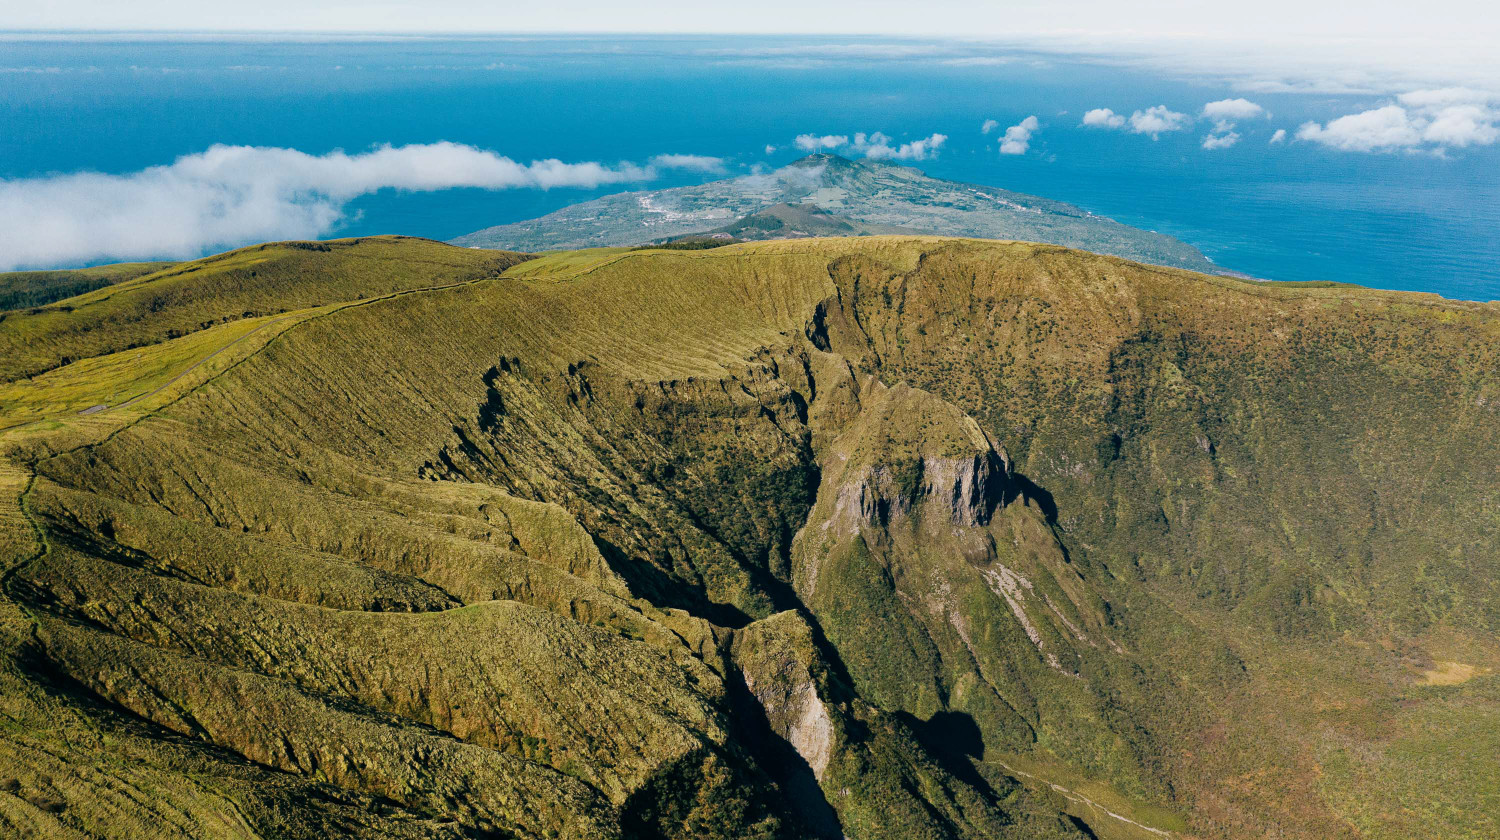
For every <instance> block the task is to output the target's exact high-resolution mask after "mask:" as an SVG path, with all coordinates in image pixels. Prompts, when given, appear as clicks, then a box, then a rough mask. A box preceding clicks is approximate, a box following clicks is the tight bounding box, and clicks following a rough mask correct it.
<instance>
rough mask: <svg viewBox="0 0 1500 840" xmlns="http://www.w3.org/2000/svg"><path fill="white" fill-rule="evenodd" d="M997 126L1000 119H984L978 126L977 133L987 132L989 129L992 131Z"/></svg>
mask: <svg viewBox="0 0 1500 840" xmlns="http://www.w3.org/2000/svg"><path fill="white" fill-rule="evenodd" d="M999 127H1000V121H999V120H985V121H984V123H983V124H981V125H980V126H979V133H980V134H989V133H990V132H991V131H994V130H995V129H997V128H999Z"/></svg>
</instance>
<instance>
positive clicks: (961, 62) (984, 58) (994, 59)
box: [941, 55, 1011, 67]
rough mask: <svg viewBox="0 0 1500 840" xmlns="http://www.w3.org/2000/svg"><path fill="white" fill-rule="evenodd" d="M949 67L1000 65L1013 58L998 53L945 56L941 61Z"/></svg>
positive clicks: (1009, 61) (1007, 62)
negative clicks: (957, 56) (956, 56)
mask: <svg viewBox="0 0 1500 840" xmlns="http://www.w3.org/2000/svg"><path fill="white" fill-rule="evenodd" d="M941 63H942V64H946V65H948V66H949V67H999V66H1000V65H1002V64H1009V63H1011V59H1009V58H1005V57H1003V56H996V55H971V56H966V57H964V58H945V59H943V61H942V62H941Z"/></svg>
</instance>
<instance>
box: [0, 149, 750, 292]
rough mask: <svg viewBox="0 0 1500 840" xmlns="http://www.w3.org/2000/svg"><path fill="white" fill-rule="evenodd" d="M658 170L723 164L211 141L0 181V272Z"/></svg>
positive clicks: (199, 248) (267, 235)
mask: <svg viewBox="0 0 1500 840" xmlns="http://www.w3.org/2000/svg"><path fill="white" fill-rule="evenodd" d="M661 169H687V170H693V171H700V172H709V171H718V169H722V161H720V160H719V159H718V158H709V157H702V156H698V155H659V156H657V157H656V158H653V159H652V162H651V163H650V164H649V165H647V166H638V165H636V164H632V163H620V164H616V165H606V164H603V163H597V162H582V163H565V162H563V161H560V160H556V159H548V160H537V161H532V162H531V163H526V164H523V163H518V162H516V161H514V160H511V159H510V158H508V157H505V156H503V155H498V154H496V153H494V152H491V151H486V150H483V149H477V148H475V147H473V146H465V145H461V144H458V143H447V142H443V143H430V144H421V145H410V146H381V147H378V148H376V149H373V150H371V151H369V152H364V153H361V154H353V155H351V154H346V153H344V152H341V151H339V152H330V153H328V154H324V155H310V154H307V153H305V152H299V151H297V150H296V149H282V148H266V147H253V146H213V147H211V148H209V149H208V150H207V151H204V152H200V153H198V154H192V155H187V156H184V157H181V158H178V159H177V160H176V161H175V162H173V163H171V164H167V165H164V166H153V167H151V168H149V169H143V170H141V171H139V172H133V173H129V174H125V175H105V174H100V173H94V172H82V173H76V174H69V175H55V176H48V177H42V178H23V179H15V180H0V270H12V269H16V268H30V267H39V268H43V267H55V266H67V265H78V264H81V263H84V262H89V261H94V260H102V259H114V260H128V259H144V258H151V257H168V258H179V259H186V258H191V257H196V256H199V255H200V254H203V253H204V252H206V251H210V250H214V249H222V248H231V247H235V246H238V245H243V244H247V243H250V242H260V241H265V240H275V239H307V238H312V237H317V236H321V235H323V234H326V233H328V232H329V231H331V230H332V229H333V228H334V227H335V226H336V225H337V224H338V222H339V221H340V220H342V219H343V217H344V207H345V205H347V204H348V203H349V202H350V201H352V200H353V199H355V198H357V197H359V196H361V195H366V194H368V193H372V192H376V191H377V190H382V189H397V190H410V191H414V192H426V191H433V190H445V189H453V188H458V187H477V188H480V189H489V190H507V189H542V190H548V189H560V188H581V189H590V188H594V187H599V186H603V185H607V184H621V183H632V182H639V181H648V180H651V179H652V178H654V177H656V175H657V172H658V171H659V170H661Z"/></svg>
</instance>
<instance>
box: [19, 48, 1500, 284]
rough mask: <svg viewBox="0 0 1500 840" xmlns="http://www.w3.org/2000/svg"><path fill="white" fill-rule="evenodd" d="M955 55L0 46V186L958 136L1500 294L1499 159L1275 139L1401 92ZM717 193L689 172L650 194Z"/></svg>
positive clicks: (1177, 226)
mask: <svg viewBox="0 0 1500 840" xmlns="http://www.w3.org/2000/svg"><path fill="white" fill-rule="evenodd" d="M953 56H954V53H952V52H951V51H949V50H946V49H945V48H943V47H942V45H941V44H938V45H934V44H933V43H930V42H910V43H905V42H902V43H900V44H897V45H895V47H892V44H891V41H890V39H884V40H881V41H879V42H878V43H877V42H866V41H861V40H859V39H831V38H775V39H772V38H744V37H736V38H727V37H610V38H602V37H589V38H586V37H560V36H559V37H514V38H510V37H501V36H495V37H486V38H472V37H465V38H440V37H352V36H351V37H333V36H329V37H313V36H308V37H297V38H275V37H271V36H265V37H245V36H238V37H230V36H192V37H189V36H151V35H130V36H115V35H105V34H100V35H89V36H43V35H35V34H32V35H11V36H0V178H4V179H29V178H37V177H41V176H45V175H48V174H50V173H69V172H77V171H83V170H91V171H97V172H104V173H127V172H133V171H137V170H141V169H143V168H146V167H150V166H155V165H160V164H167V163H170V162H172V161H173V160H174V159H175V158H177V157H179V156H181V155H186V154H191V153H195V152H201V151H203V150H204V149H206V148H208V147H210V146H212V145H214V144H244V145H254V146H276V147H287V148H294V149H298V150H301V151H303V152H308V153H311V154H321V153H325V152H328V151H330V150H334V149H343V150H346V151H349V152H351V153H352V152H358V151H364V150H367V149H370V148H371V147H373V146H376V145H378V144H394V145H402V144H409V143H430V142H435V141H440V140H448V141H454V142H458V143H465V144H471V145H474V146H477V147H480V148H483V149H490V150H494V151H495V152H498V153H500V154H503V155H506V156H508V157H510V158H513V159H515V160H518V161H530V160H533V159H545V158H558V159H561V160H564V161H604V162H616V161H644V160H648V159H649V158H651V157H652V156H654V155H659V154H664V153H680V154H695V155H710V156H715V157H721V158H724V159H725V160H726V161H727V166H728V171H729V172H730V173H731V174H733V173H736V172H751V171H756V170H758V169H760V168H764V167H774V166H779V165H782V164H785V163H787V162H790V161H791V160H794V159H796V158H797V157H799V156H800V155H801V154H803V152H801V151H799V150H798V149H797V148H795V146H794V145H793V143H792V141H793V138H794V137H796V136H797V135H800V134H804V133H814V134H830V133H831V134H849V135H852V134H853V133H855V132H875V131H880V132H883V133H885V134H886V135H889V136H890V137H892V138H894V139H895V140H897V141H902V140H910V139H915V138H919V137H925V136H929V135H931V134H933V133H940V134H943V135H946V136H947V138H948V139H947V141H946V143H945V144H944V145H943V146H942V148H941V150H940V153H939V154H938V155H937V156H936V157H933V158H932V159H928V160H923V161H920V162H916V163H915V164H914V165H917V166H920V167H921V168H922V169H924V170H925V171H927V172H928V173H929V174H931V175H934V176H937V177H943V178H951V179H956V180H962V181H971V182H977V183H983V184H990V185H995V186H1000V187H1005V188H1007V189H1012V190H1018V191H1021V192H1028V193H1035V194H1038V195H1042V196H1046V197H1049V198H1055V199H1060V200H1063V201H1068V202H1071V203H1073V204H1077V205H1079V206H1082V207H1084V208H1086V209H1088V210H1092V211H1094V212H1097V213H1101V214H1104V215H1108V216H1111V217H1114V218H1116V219H1118V220H1120V221H1122V222H1125V223H1127V224H1131V225H1135V226H1139V227H1144V228H1150V229H1154V230H1158V231H1162V232H1165V233H1169V234H1171V235H1173V236H1176V237H1178V238H1180V239H1182V240H1184V241H1186V242H1189V243H1191V244H1193V245H1195V246H1197V247H1198V248H1199V249H1200V250H1202V251H1203V252H1204V253H1205V254H1207V255H1208V256H1209V257H1210V258H1211V259H1213V260H1214V261H1215V262H1216V263H1218V264H1219V265H1221V266H1223V267H1224V268H1225V269H1228V270H1233V271H1236V272H1241V273H1244V274H1246V275H1250V276H1254V277H1259V278H1267V279H1276V280H1334V281H1342V282H1350V283H1358V284H1362V285H1367V286H1374V287H1379V288H1386V289H1401V290H1415V291H1423V292H1433V293H1437V294H1440V295H1443V296H1446V297H1450V298H1463V299H1475V300H1491V299H1497V298H1500V259H1497V256H1500V146H1496V145H1491V146H1470V147H1466V148H1461V149H1452V150H1449V151H1447V152H1446V153H1444V154H1430V153H1422V154H1414V153H1399V152H1398V153H1361V152H1346V151H1340V150H1337V149H1332V148H1328V147H1326V146H1320V145H1317V144H1314V143H1307V142H1297V141H1295V139H1293V141H1292V142H1284V143H1276V144H1272V143H1271V142H1270V140H1271V137H1272V134H1273V132H1274V131H1275V130H1276V129H1278V128H1280V129H1286V130H1287V131H1288V132H1289V133H1291V134H1292V135H1293V137H1294V136H1295V131H1296V129H1297V127H1298V126H1299V125H1300V124H1302V123H1304V122H1306V121H1309V120H1312V121H1320V122H1323V121H1327V120H1330V119H1333V118H1335V117H1337V116H1340V115H1343V114H1347V113H1352V112H1355V111H1358V110H1361V109H1365V108H1372V107H1377V106H1378V105H1379V104H1380V102H1381V101H1383V99H1386V98H1388V97H1382V96H1380V95H1376V94H1360V93H1307V92H1295V91H1270V92H1265V91H1262V92H1255V93H1247V92H1245V91H1244V90H1241V89H1237V88H1235V87H1234V85H1233V84H1231V83H1229V82H1225V81H1218V82H1215V81H1213V80H1210V79H1195V78H1191V77H1188V76H1186V75H1183V74H1176V75H1165V74H1163V73H1161V72H1157V71H1153V70H1150V69H1147V68H1145V67H1142V66H1131V65H1128V64H1122V63H1118V62H1105V61H1100V60H1097V59H1096V58H1090V57H1085V56H1069V55H1066V54H1059V53H1046V54H1044V53H1028V52H1025V51H1016V50H1011V51H1000V50H997V51H995V52H994V53H993V54H992V55H991V54H987V53H984V52H983V51H982V50H981V51H977V52H976V49H975V48H973V47H972V46H968V47H965V50H964V52H963V54H962V56H961V57H958V58H955V57H953ZM1239 96H1245V97H1249V98H1251V99H1253V100H1254V101H1255V102H1256V103H1258V104H1260V105H1261V106H1263V107H1264V108H1265V109H1266V110H1267V111H1269V112H1270V117H1269V118H1267V119H1257V120H1254V121H1242V122H1241V123H1240V124H1239V125H1238V127H1237V129H1236V130H1237V131H1238V132H1239V133H1240V134H1241V135H1242V138H1241V140H1240V142H1239V143H1238V144H1236V145H1234V146H1233V147H1230V148H1225V149H1218V150H1214V151H1206V150H1204V149H1203V148H1201V146H1200V143H1201V141H1202V139H1203V136H1204V133H1205V130H1206V128H1205V126H1203V125H1194V126H1193V127H1191V128H1189V129H1188V130H1182V131H1175V132H1167V133H1162V134H1160V135H1159V136H1158V138H1157V139H1152V138H1151V137H1150V136H1148V135H1146V134H1133V133H1128V132H1121V131H1098V130H1091V129H1088V128H1085V127H1083V126H1081V125H1080V120H1081V117H1082V115H1083V113H1084V112H1086V111H1088V110H1090V109H1093V108H1098V107H1105V106H1107V107H1111V108H1112V109H1114V110H1115V111H1118V112H1121V113H1128V112H1130V111H1132V110H1137V109H1146V108H1150V107H1153V106H1157V105H1165V106H1167V107H1168V108H1169V109H1171V110H1175V111H1178V112H1182V113H1185V114H1197V113H1198V112H1199V111H1200V109H1201V108H1202V107H1203V105H1204V104H1205V103H1207V102H1209V101H1213V100H1220V99H1225V98H1231V97H1239ZM1032 115H1034V116H1036V117H1037V121H1038V124H1039V128H1038V129H1037V130H1036V131H1035V132H1033V135H1032V137H1031V140H1030V148H1029V150H1028V152H1027V153H1026V154H1019V155H1000V154H997V152H996V142H995V141H996V136H995V134H994V133H991V134H988V135H986V134H982V133H981V131H980V126H981V124H982V123H983V122H984V121H985V120H989V119H993V120H995V121H996V122H997V123H998V124H999V126H1000V127H1001V130H1003V127H1005V126H1009V125H1013V124H1017V123H1019V122H1020V121H1021V120H1023V119H1024V118H1025V117H1027V116H1032ZM773 146H774V147H775V149H774V150H772V149H770V148H768V147H773ZM716 177H724V176H723V175H711V174H706V173H694V172H692V171H688V170H674V171H668V172H664V173H663V174H662V175H661V177H659V178H657V179H656V180H654V181H652V182H650V183H649V184H646V185H643V186H645V187H649V188H660V187H667V186H674V185H677V184H684V183H691V182H695V181H701V180H709V179H711V178H716ZM622 188H630V187H621V186H619V185H616V186H613V187H605V188H600V189H594V190H582V189H552V190H539V189H514V190H505V191H488V190H478V189H460V190H446V191H440V192H430V193H409V192H397V191H394V190H383V191H381V192H378V193H374V194H369V195H364V196H362V197H360V198H358V199H356V200H354V201H353V202H352V203H351V204H350V205H349V206H348V208H347V213H346V215H345V217H344V218H343V220H342V221H341V222H340V223H339V224H338V227H337V229H336V230H333V231H330V232H329V235H358V234H371V233H404V234H413V235H419V236H428V237H433V238H438V239H447V238H451V237H454V236H458V235H460V234H464V233H468V232H470V231H473V230H476V229H479V228H483V227H487V226H490V225H495V224H500V223H504V222H511V221H517V220H521V219H526V218H530V217H533V216H537V215H540V214H543V213H546V212H549V211H551V210H554V209H557V208H559V207H562V206H565V205H567V204H572V203H575V202H578V201H582V200H586V199H588V198H592V197H594V196H596V195H601V194H604V193H606V192H617V191H619V190H620V189H622Z"/></svg>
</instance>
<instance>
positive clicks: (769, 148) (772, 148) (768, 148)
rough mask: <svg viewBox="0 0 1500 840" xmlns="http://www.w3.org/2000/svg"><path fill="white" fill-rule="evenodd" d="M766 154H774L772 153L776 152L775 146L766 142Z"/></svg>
mask: <svg viewBox="0 0 1500 840" xmlns="http://www.w3.org/2000/svg"><path fill="white" fill-rule="evenodd" d="M766 154H768V155H774V154H776V147H775V146H773V145H771V144H770V143H767V144H766Z"/></svg>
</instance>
